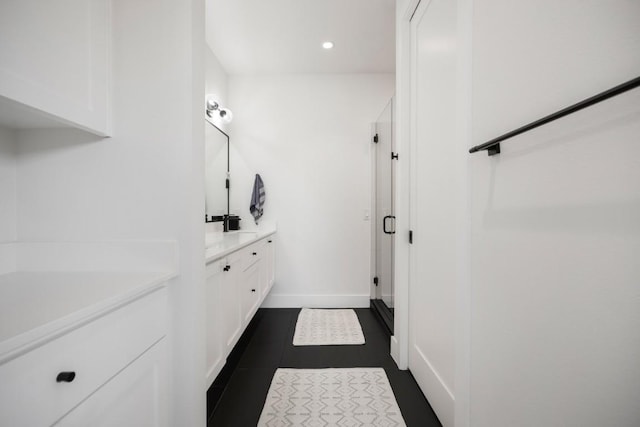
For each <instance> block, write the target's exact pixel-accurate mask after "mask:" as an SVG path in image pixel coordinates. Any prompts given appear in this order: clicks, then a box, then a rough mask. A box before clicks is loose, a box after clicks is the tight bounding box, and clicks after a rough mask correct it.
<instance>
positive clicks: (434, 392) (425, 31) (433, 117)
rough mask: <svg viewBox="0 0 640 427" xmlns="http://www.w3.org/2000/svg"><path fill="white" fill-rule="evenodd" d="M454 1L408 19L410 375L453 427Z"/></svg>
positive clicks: (443, 0) (442, 0) (426, 5)
mask: <svg viewBox="0 0 640 427" xmlns="http://www.w3.org/2000/svg"><path fill="white" fill-rule="evenodd" d="M456 54H457V53H456V2H455V1H450V0H431V1H427V0H422V2H421V3H420V4H419V6H418V9H417V10H416V12H415V13H414V15H413V18H412V20H411V58H412V59H411V61H412V64H411V74H412V76H411V93H412V100H411V102H412V106H411V114H412V116H411V121H412V123H411V132H412V133H411V144H412V145H411V156H412V159H411V165H412V172H411V229H412V230H413V237H414V239H413V240H414V241H413V245H411V247H410V284H409V369H410V370H411V372H412V373H413V375H414V377H415V378H416V381H417V382H418V384H419V385H420V387H421V389H422V390H423V392H424V394H425V395H426V397H427V399H428V400H429V402H430V403H431V406H432V407H433V409H434V411H435V412H436V414H437V415H438V418H439V419H440V421H441V422H442V424H443V425H444V426H453V420H454V388H453V387H454V368H455V311H456V310H455V308H456V307H455V295H456V294H455V289H456V237H457V235H456V211H455V207H456V206H455V203H456V193H455V190H456V185H455V180H456V176H455V170H456V168H455V166H456V165H455V155H456V151H455V150H456V144H455V142H456V140H455V135H456V129H455V125H456V123H455V119H456V104H455V101H456V70H457V66H456V59H457V58H456Z"/></svg>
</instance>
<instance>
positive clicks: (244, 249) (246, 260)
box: [206, 232, 275, 388]
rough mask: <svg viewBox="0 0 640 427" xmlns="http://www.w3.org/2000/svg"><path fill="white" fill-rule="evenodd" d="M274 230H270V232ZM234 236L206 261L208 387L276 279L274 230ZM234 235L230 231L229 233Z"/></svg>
mask: <svg viewBox="0 0 640 427" xmlns="http://www.w3.org/2000/svg"><path fill="white" fill-rule="evenodd" d="M272 233H273V232H272ZM272 233H266V234H262V235H259V234H256V233H253V234H254V235H255V236H254V237H253V238H251V239H246V240H245V241H242V240H243V239H237V238H236V240H237V241H238V242H241V241H242V243H236V245H235V247H234V245H230V246H225V247H224V248H223V251H222V252H218V254H217V255H211V256H209V257H208V260H209V262H208V263H207V269H206V272H207V273H206V274H207V285H206V286H207V308H206V310H207V372H206V376H207V388H209V386H211V384H212V383H213V381H214V379H215V377H216V376H217V375H218V373H219V372H220V370H221V369H222V367H223V366H224V363H225V361H226V358H227V356H228V355H229V353H230V352H231V350H232V349H233V346H234V345H235V344H236V343H237V342H238V339H239V338H240V335H242V332H243V331H244V329H245V328H246V327H247V325H248V324H249V322H250V321H251V319H252V318H253V316H254V314H255V313H256V311H257V310H258V308H259V307H260V304H261V303H262V301H264V298H265V297H266V296H267V294H268V293H269V291H270V290H271V287H272V286H273V284H274V281H275V234H272ZM229 237H230V238H233V235H231V236H229Z"/></svg>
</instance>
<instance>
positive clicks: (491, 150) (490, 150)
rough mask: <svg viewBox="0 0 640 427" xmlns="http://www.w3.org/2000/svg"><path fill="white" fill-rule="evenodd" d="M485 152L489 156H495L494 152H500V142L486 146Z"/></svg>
mask: <svg viewBox="0 0 640 427" xmlns="http://www.w3.org/2000/svg"><path fill="white" fill-rule="evenodd" d="M487 154H488V155H490V156H495V155H496V154H500V144H499V143H498V144H496V145H492V146H491V147H489V148H487Z"/></svg>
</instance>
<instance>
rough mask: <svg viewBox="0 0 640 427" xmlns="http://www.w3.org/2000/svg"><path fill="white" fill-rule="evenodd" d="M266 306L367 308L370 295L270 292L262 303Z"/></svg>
mask: <svg viewBox="0 0 640 427" xmlns="http://www.w3.org/2000/svg"><path fill="white" fill-rule="evenodd" d="M262 307H264V308H298V307H309V308H367V307H369V295H367V294H362V295H302V294H294V295H291V294H289V295H286V294H273V293H272V294H269V295H268V296H267V297H266V298H265V300H264V302H263V303H262Z"/></svg>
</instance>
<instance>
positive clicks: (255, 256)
mask: <svg viewBox="0 0 640 427" xmlns="http://www.w3.org/2000/svg"><path fill="white" fill-rule="evenodd" d="M262 246H263V241H262V240H261V241H259V242H256V243H252V244H251V245H249V246H247V247H246V248H244V249H242V251H241V252H242V254H241V256H242V261H241V263H242V264H241V269H242V271H245V270H246V269H247V268H249V267H251V266H252V265H253V264H255V262H256V261H258V260H259V259H261V258H262V254H263V252H264V250H263V247H262Z"/></svg>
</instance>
